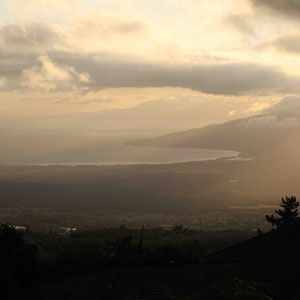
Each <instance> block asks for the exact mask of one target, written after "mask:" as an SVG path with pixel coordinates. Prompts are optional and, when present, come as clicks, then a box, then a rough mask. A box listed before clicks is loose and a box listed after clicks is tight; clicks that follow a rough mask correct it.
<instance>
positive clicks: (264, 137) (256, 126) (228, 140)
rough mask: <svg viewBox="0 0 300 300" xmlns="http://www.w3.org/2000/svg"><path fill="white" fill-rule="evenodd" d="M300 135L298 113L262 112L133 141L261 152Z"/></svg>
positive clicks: (167, 145) (258, 153)
mask: <svg viewBox="0 0 300 300" xmlns="http://www.w3.org/2000/svg"><path fill="white" fill-rule="evenodd" d="M299 134H300V127H299V118H298V117H296V116H284V117H281V116H278V115H271V114H266V115H261V116H256V117H250V118H245V119H238V120H233V121H229V122H225V123H222V124H214V125H209V126H205V127H203V128H199V129H191V130H186V131H181V132H175V133H171V134H167V135H163V136H159V137H156V138H152V139H143V140H137V141H133V142H131V143H130V144H131V145H135V146H154V147H184V148H208V149H223V150H234V151H239V152H242V153H243V154H244V155H247V154H248V155H261V154H263V153H265V152H266V151H267V152H268V151H269V149H270V148H274V147H276V146H277V145H278V144H281V143H282V142H283V141H284V140H286V139H288V138H289V137H290V136H295V135H297V136H298V135H299Z"/></svg>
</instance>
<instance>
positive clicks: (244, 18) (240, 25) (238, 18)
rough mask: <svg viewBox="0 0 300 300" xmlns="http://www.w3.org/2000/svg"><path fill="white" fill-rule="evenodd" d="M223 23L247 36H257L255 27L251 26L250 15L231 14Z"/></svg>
mask: <svg viewBox="0 0 300 300" xmlns="http://www.w3.org/2000/svg"><path fill="white" fill-rule="evenodd" d="M223 23H224V24H227V25H229V26H231V27H232V28H234V29H235V30H236V31H238V32H240V33H242V34H247V35H255V31H254V28H253V25H252V24H251V21H250V18H249V15H245V14H244V15H242V14H231V15H228V16H226V17H225V18H224V19H223Z"/></svg>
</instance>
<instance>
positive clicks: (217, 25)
mask: <svg viewBox="0 0 300 300" xmlns="http://www.w3.org/2000/svg"><path fill="white" fill-rule="evenodd" d="M299 17H300V1H296V0H272V1H271V0H26V1H24V0H0V117H1V118H2V119H3V118H6V119H11V120H12V119H16V118H22V117H26V116H27V117H34V116H39V117H40V116H52V115H61V114H68V113H73V112H76V113H78V112H92V111H99V110H107V109H121V108H132V107H135V106H138V105H141V104H142V103H144V102H147V101H154V100H160V99H163V100H164V101H165V100H167V101H169V102H171V103H174V106H176V111H177V113H178V110H180V105H182V104H183V103H184V102H185V101H187V99H188V101H192V102H193V103H194V105H195V106H197V107H198V108H199V109H200V111H201V107H202V106H203V109H204V108H205V109H204V111H205V114H206V116H205V117H206V118H207V107H209V105H210V104H209V103H210V102H209V101H208V100H209V99H213V101H212V103H213V105H212V108H211V109H216V101H219V103H220V107H223V109H221V110H220V115H221V114H223V115H225V116H227V117H228V118H235V117H241V116H246V115H253V114H256V113H258V112H259V111H261V110H262V109H266V108H268V107H269V106H271V105H273V104H274V103H276V102H277V101H279V100H280V99H281V98H283V97H285V96H288V95H298V94H299V93H300V84H299V83H300V56H299V54H300V21H299V20H300V18H299ZM172 101H174V102H172ZM169 102H168V103H169ZM151 103H152V102H151ZM241 103H242V105H241ZM201 105H202V106H201ZM168 107H171V108H172V105H169V106H168ZM193 107H194V106H191V112H192V111H193V109H194V108H193ZM167 109H168V108H167ZM160 113H162V114H163V113H164V112H163V111H161V112H160ZM185 113H186V115H187V117H188V111H185ZM212 114H213V113H212ZM201 117H203V116H201V114H200V115H199V119H201Z"/></svg>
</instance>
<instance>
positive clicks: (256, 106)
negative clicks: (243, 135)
mask: <svg viewBox="0 0 300 300" xmlns="http://www.w3.org/2000/svg"><path fill="white" fill-rule="evenodd" d="M270 106H271V104H270V103H267V102H255V103H253V104H252V105H251V106H250V107H249V108H248V109H247V112H250V113H253V112H260V111H263V110H265V109H267V108H269V107H270Z"/></svg>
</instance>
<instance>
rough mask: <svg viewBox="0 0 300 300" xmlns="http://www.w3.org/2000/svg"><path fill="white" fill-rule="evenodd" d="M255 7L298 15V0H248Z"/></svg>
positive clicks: (299, 14) (293, 15) (299, 6)
mask: <svg viewBox="0 0 300 300" xmlns="http://www.w3.org/2000/svg"><path fill="white" fill-rule="evenodd" d="M249 1H250V2H251V3H252V4H253V5H254V6H255V7H257V8H263V9H268V10H270V11H272V12H275V13H279V14H282V15H285V16H287V17H296V18H298V17H299V16H300V1H299V0H249Z"/></svg>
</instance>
